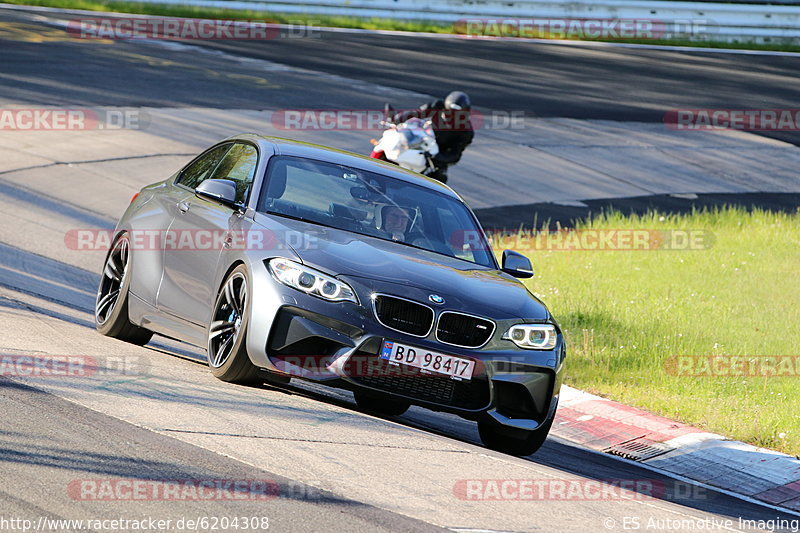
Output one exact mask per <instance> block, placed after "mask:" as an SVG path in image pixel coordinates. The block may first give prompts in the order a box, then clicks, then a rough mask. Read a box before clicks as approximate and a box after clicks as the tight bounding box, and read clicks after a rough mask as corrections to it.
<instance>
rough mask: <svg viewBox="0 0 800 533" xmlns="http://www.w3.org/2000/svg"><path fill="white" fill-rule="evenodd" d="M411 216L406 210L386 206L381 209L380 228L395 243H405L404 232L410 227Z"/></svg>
mask: <svg viewBox="0 0 800 533" xmlns="http://www.w3.org/2000/svg"><path fill="white" fill-rule="evenodd" d="M411 221H412V216H411V213H410V212H409V210H408V209H405V208H402V207H398V206H394V205H386V206H383V207H381V220H380V223H381V227H380V228H379V229H381V230H383V231H385V232H386V233H388V234H389V235H391V237H392V239H394V240H396V241H405V239H406V232H407V231H408V229H409V226H410V225H411Z"/></svg>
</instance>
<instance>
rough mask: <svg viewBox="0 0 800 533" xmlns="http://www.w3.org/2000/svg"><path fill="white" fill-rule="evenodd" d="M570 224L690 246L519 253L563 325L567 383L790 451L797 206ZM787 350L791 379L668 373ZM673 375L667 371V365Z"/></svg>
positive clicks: (794, 441) (798, 339)
mask: <svg viewBox="0 0 800 533" xmlns="http://www.w3.org/2000/svg"><path fill="white" fill-rule="evenodd" d="M577 229H599V230H618V229H648V230H657V231H669V230H692V229H699V230H704V231H706V232H709V231H710V232H712V233H713V236H714V242H713V245H712V246H711V247H710V248H707V249H696V250H684V251H676V250H655V251H575V250H573V251H555V250H550V251H543V250H541V249H536V250H534V251H527V252H525V251H523V250H520V251H523V252H524V253H526V254H527V255H528V256H529V257H530V258H531V261H532V262H533V267H534V270H535V271H536V273H537V274H536V277H534V278H532V279H531V280H529V281H528V282H527V285H528V287H529V288H530V289H531V291H532V292H534V293H535V294H536V295H537V296H539V297H540V298H541V299H542V300H543V301H544V302H546V303H547V305H548V306H549V307H550V309H551V311H552V312H553V314H554V315H555V316H556V318H557V319H558V321H559V323H560V324H561V326H562V327H563V328H564V330H565V332H566V336H567V340H568V343H569V344H568V348H569V355H568V359H567V367H566V383H568V384H569V385H572V386H574V387H577V388H579V389H583V390H587V391H591V392H593V393H596V394H599V395H601V396H604V397H609V398H613V399H615V400H619V401H621V402H624V403H627V404H631V405H635V406H638V407H640V408H643V409H646V410H648V411H651V412H653V413H657V414H660V415H664V416H667V417H670V418H673V419H677V420H680V421H683V422H686V423H689V424H692V425H695V426H698V427H700V428H703V429H706V430H708V431H712V432H717V433H722V434H723V435H726V436H728V437H731V438H734V439H738V440H743V441H746V442H749V443H752V444H755V445H758V446H764V447H767V448H771V449H775V450H779V451H783V452H786V453H790V454H793V455H800V394H797V390H798V386H799V385H800V281H798V279H800V278H798V273H799V272H800V211H798V212H796V213H794V214H783V213H773V212H764V211H754V212H752V213H748V212H747V211H745V210H743V209H737V208H729V209H724V210H718V211H704V212H696V213H694V214H690V215H666V216H662V215H659V214H657V213H651V214H648V215H644V216H622V215H620V214H618V213H611V214H606V215H604V216H601V217H598V218H596V219H594V220H591V221H588V222H585V223H583V224H581V225H579V226H578V228H577ZM681 355H693V356H706V355H708V356H711V355H741V356H763V355H772V356H787V355H794V356H798V359H797V361H796V363H797V364H796V367H795V372H794V375H793V376H788V377H787V376H784V377H774V376H773V377H768V376H761V375H756V376H747V375H734V376H728V377H703V376H695V377H690V376H685V377H681V376H676V375H671V373H670V372H669V371H667V369H666V368H665V365H667V364H668V363H667V361H668V360H669V359H670V357H671V356H681ZM673 374H674V372H673Z"/></svg>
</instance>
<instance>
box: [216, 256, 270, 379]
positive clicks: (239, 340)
mask: <svg viewBox="0 0 800 533" xmlns="http://www.w3.org/2000/svg"><path fill="white" fill-rule="evenodd" d="M248 294H249V293H248V282H247V269H246V268H245V267H244V265H239V266H238V267H236V268H234V269H233V271H232V272H231V273H230V274H228V277H227V278H225V282H224V283H223V284H222V288H221V289H220V291H219V294H218V295H217V299H216V302H215V303H214V313H213V314H212V315H211V324H209V326H208V366H209V367H210V368H211V373H212V374H213V375H214V376H215V377H216V378H218V379H221V380H222V381H228V382H231V383H247V384H251V383H255V382H257V381H259V372H258V368H257V367H256V366H255V365H254V364H253V363H252V362H250V357H249V356H248V355H247V347H246V345H245V344H246V342H245V341H246V338H247V322H248V317H249V316H250V306H251V303H250V298H249V296H248Z"/></svg>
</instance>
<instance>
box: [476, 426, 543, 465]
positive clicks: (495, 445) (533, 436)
mask: <svg viewBox="0 0 800 533" xmlns="http://www.w3.org/2000/svg"><path fill="white" fill-rule="evenodd" d="M552 425H553V419H552V418H551V419H550V420H548V421H547V422H545V424H544V425H543V426H542V427H540V428H538V429H535V430H532V431H531V430H525V429H517V428H510V427H506V426H503V425H501V424H498V423H497V422H494V421H491V420H486V421H480V422H478V433H479V434H480V436H481V441H483V443H484V444H485V445H486V447H487V448H491V449H492V450H497V451H498V452H502V453H507V454H509V455H517V456H521V457H524V456H526V455H530V454H532V453H535V452H536V451H537V450H538V449H539V448H541V447H542V444H544V442H545V440H547V434H548V433H549V432H550V427H551V426H552Z"/></svg>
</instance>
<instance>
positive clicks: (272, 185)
mask: <svg viewBox="0 0 800 533" xmlns="http://www.w3.org/2000/svg"><path fill="white" fill-rule="evenodd" d="M267 172H268V175H267V179H266V180H265V185H264V191H263V192H262V194H261V195H260V199H259V204H258V210H259V211H261V212H264V213H269V214H274V215H280V216H285V217H290V218H296V219H300V220H306V221H308V222H314V223H317V224H323V225H326V226H331V227H334V228H338V229H342V230H345V231H351V232H353V233H359V234H361V235H369V236H372V237H377V238H380V239H384V240H387V241H395V242H398V243H401V244H405V245H408V246H414V247H417V248H423V249H425V250H429V251H431V252H435V253H439V254H443V255H447V256H449V257H456V258H458V259H463V260H465V261H470V262H472V263H477V264H479V265H482V266H486V267H489V268H497V266H496V263H495V262H494V261H493V257H492V255H491V249H490V248H489V245H488V243H487V242H486V239H485V237H484V235H483V233H482V232H481V231H480V229H479V228H478V226H477V225H476V224H475V221H474V218H473V216H472V214H471V213H470V211H469V210H468V209H467V207H466V206H465V205H464V204H463V203H461V202H460V201H458V200H457V199H455V198H452V197H450V196H447V195H445V194H441V193H438V192H436V191H432V190H430V189H426V188H424V187H419V186H416V185H413V184H411V183H407V182H405V181H402V180H398V179H394V178H390V177H388V176H384V175H381V174H376V173H373V172H368V171H365V170H359V169H354V168H350V167H346V166H342V165H335V164H332V163H325V162H321V161H315V160H311V159H305V158H300V157H289V156H275V157H273V158H272V159H271V160H270V164H269V170H268V171H267Z"/></svg>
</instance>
